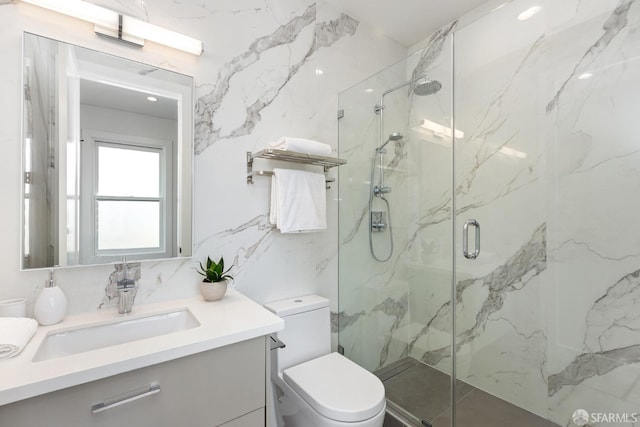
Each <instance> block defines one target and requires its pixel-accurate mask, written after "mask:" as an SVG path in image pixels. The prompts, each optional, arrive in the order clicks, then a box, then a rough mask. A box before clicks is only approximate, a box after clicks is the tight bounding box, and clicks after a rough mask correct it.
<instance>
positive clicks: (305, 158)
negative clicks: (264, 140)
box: [247, 148, 347, 188]
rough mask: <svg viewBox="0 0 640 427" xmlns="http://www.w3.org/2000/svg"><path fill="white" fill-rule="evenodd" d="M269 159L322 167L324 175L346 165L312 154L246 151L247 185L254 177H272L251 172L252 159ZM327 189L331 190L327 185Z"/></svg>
mask: <svg viewBox="0 0 640 427" xmlns="http://www.w3.org/2000/svg"><path fill="white" fill-rule="evenodd" d="M257 158H260V159H269V160H282V161H286V162H294V163H303V164H307V165H313V166H322V167H323V170H324V173H325V174H326V173H327V172H328V171H329V169H330V168H332V167H335V166H342V165H344V164H346V163H347V161H346V160H344V159H338V158H336V157H327V156H317V155H314V154H307V153H297V152H294V151H286V150H276V149H273V148H265V149H264V150H260V151H258V152H257V153H252V152H251V151H247V184H253V177H254V176H272V175H273V172H272V171H264V170H256V171H254V170H253V160H254V159H257ZM326 182H327V184H328V183H330V182H335V178H327V179H326ZM327 188H331V187H330V186H329V185H327Z"/></svg>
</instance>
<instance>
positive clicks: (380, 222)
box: [371, 211, 387, 231]
mask: <svg viewBox="0 0 640 427" xmlns="http://www.w3.org/2000/svg"><path fill="white" fill-rule="evenodd" d="M384 219H385V218H384V212H383V211H373V212H371V231H384V230H385V229H386V228H387V223H386V222H385V220H384Z"/></svg>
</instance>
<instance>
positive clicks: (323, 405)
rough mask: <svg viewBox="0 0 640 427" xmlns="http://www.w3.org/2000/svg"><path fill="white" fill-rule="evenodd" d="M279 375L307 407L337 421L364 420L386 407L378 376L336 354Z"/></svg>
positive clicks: (289, 369) (295, 367) (303, 364)
mask: <svg viewBox="0 0 640 427" xmlns="http://www.w3.org/2000/svg"><path fill="white" fill-rule="evenodd" d="M282 374H283V377H284V380H285V381H286V382H287V384H289V385H290V386H291V388H293V389H294V390H295V391H296V392H297V393H298V394H299V395H300V396H301V397H302V398H303V399H304V400H305V401H306V402H307V403H308V404H309V405H311V406H312V407H313V408H314V409H315V410H316V411H318V412H319V413H320V414H322V415H324V416H325V417H327V418H330V419H333V420H336V421H345V422H353V421H362V420H366V419H368V418H371V417H373V416H374V415H376V414H378V413H379V412H380V411H382V410H383V409H384V406H385V399H384V386H383V385H382V382H381V381H380V380H379V379H378V377H376V376H375V375H373V374H372V373H371V372H369V371H367V370H366V369H364V368H362V367H360V366H358V365H357V364H355V363H354V362H352V361H350V360H349V359H347V358H346V357H344V356H341V355H340V354H338V353H330V354H327V355H325V356H321V357H318V358H317V359H313V360H310V361H308V362H304V363H301V364H300V365H296V366H292V367H291V368H288V369H285V370H284V371H283V372H282Z"/></svg>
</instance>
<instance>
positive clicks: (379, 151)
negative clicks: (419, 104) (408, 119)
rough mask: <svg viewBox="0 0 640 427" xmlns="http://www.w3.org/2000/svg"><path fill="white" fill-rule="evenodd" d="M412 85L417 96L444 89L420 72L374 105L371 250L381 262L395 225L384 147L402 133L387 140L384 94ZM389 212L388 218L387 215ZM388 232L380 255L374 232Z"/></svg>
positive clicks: (389, 252) (370, 216) (391, 246)
mask: <svg viewBox="0 0 640 427" xmlns="http://www.w3.org/2000/svg"><path fill="white" fill-rule="evenodd" d="M409 85H412V88H411V91H410V93H413V94H414V95H417V96H427V95H433V94H435V93H437V92H438V91H439V90H440V89H442V84H441V83H440V82H439V81H437V80H431V79H429V78H428V77H427V76H426V75H420V76H418V77H415V78H412V79H410V80H407V81H405V82H403V83H400V84H398V85H396V86H394V87H392V88H391V89H388V90H386V91H384V92H383V93H382V95H380V103H379V104H376V105H375V106H374V109H373V110H374V112H375V113H376V114H378V115H379V116H380V118H379V119H378V125H379V137H380V144H379V145H378V147H377V148H376V149H375V153H374V155H373V157H372V159H371V175H370V180H369V183H370V185H369V251H370V253H371V256H372V257H373V259H375V260H376V261H378V262H387V261H389V260H390V259H391V257H392V256H393V228H392V226H391V205H390V204H389V200H388V199H387V198H386V197H385V196H384V195H385V194H387V193H390V192H391V187H388V186H385V185H384V170H385V166H384V155H385V154H386V150H385V147H386V146H387V144H389V143H390V142H392V141H400V140H402V138H403V136H402V134H401V133H400V132H393V133H391V134H390V135H389V137H388V138H387V140H386V141H385V140H384V137H383V135H384V133H383V132H384V109H385V105H384V98H385V96H387V95H389V94H391V93H393V92H395V91H397V90H398V89H402V88H403V87H405V86H409ZM376 163H377V164H378V168H379V172H378V181H377V183H375V182H376V181H375V178H376V173H375V169H376ZM374 197H377V198H378V199H380V200H382V201H383V202H384V207H385V208H386V211H385V210H374ZM385 214H386V218H385ZM385 231H386V232H387V236H388V242H389V249H388V252H387V254H386V256H379V255H378V254H377V253H376V250H375V245H374V242H373V233H376V232H385Z"/></svg>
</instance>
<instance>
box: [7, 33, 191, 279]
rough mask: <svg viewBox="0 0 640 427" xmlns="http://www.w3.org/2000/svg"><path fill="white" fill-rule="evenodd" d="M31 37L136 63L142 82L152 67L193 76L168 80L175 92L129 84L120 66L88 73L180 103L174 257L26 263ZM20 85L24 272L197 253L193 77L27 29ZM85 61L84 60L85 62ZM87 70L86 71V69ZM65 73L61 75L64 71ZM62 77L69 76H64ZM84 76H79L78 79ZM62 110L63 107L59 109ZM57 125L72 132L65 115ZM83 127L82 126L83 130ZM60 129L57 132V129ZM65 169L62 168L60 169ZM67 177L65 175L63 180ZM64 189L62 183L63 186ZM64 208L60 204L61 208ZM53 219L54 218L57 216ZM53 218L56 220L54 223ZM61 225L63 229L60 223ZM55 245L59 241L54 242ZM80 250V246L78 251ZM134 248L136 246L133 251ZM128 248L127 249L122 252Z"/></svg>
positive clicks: (61, 235)
mask: <svg viewBox="0 0 640 427" xmlns="http://www.w3.org/2000/svg"><path fill="white" fill-rule="evenodd" d="M27 37H37V38H40V39H45V40H47V41H50V42H56V43H58V44H60V45H62V46H65V45H66V46H70V47H72V48H75V49H82V51H84V52H86V53H87V55H88V56H96V55H99V56H100V57H101V58H102V59H108V60H110V61H111V60H115V61H123V62H122V64H126V63H129V64H131V65H133V64H138V65H139V67H140V69H141V72H140V73H138V74H139V75H140V76H141V77H140V78H139V79H136V80H139V81H142V80H144V76H146V74H148V73H149V72H151V73H153V71H155V70H160V71H162V72H166V73H171V74H167V75H168V76H170V75H174V76H176V78H177V79H182V78H188V79H190V82H189V84H188V85H186V84H181V83H180V84H178V83H175V82H166V86H173V88H174V90H173V91H171V90H170V89H167V88H166V86H165V85H160V84H158V85H155V86H154V85H152V84H149V83H148V81H147V84H145V85H143V86H140V85H139V84H140V83H139V81H138V82H136V84H137V85H134V84H133V83H131V82H129V83H125V81H124V79H123V78H122V76H124V75H125V74H126V72H122V73H121V72H120V70H118V69H116V68H114V69H112V70H110V71H111V72H112V73H113V74H115V75H118V76H121V77H120V79H118V78H116V77H112V76H111V75H110V74H104V73H102V74H101V73H100V72H99V69H100V68H101V67H104V66H103V65H97V66H96V69H93V70H91V71H90V72H89V73H88V74H89V75H91V73H94V72H96V73H97V75H99V76H100V80H101V81H102V82H104V83H105V84H111V85H116V86H119V87H123V88H128V89H131V90H136V91H139V92H143V91H144V92H152V93H153V94H157V95H159V96H164V97H169V98H172V99H175V100H176V101H177V103H178V105H177V109H178V114H177V119H176V121H177V129H178V132H177V135H176V141H175V147H176V148H175V150H174V153H175V156H176V157H177V159H176V161H175V168H174V169H175V171H174V173H175V176H176V182H177V183H178V184H177V185H176V187H177V188H176V189H175V190H174V193H175V201H174V205H175V206H176V209H175V217H176V218H175V220H174V223H175V226H174V225H172V227H171V228H172V230H174V233H175V234H176V239H175V240H176V241H175V242H174V245H173V248H171V249H172V250H173V251H174V253H175V254H176V255H175V256H171V257H158V258H149V257H146V256H145V255H146V254H142V255H138V256H136V254H135V253H134V252H132V253H130V254H129V253H122V254H117V255H114V256H112V257H109V259H107V260H105V261H104V262H97V263H96V262H91V263H84V264H83V263H81V262H80V256H79V255H78V262H77V263H74V264H71V265H69V264H68V262H67V260H66V254H65V256H64V259H63V262H60V257H58V258H57V260H58V264H56V265H46V266H37V267H29V266H28V265H26V263H27V259H26V256H25V246H26V241H25V240H26V239H25V232H26V230H27V229H26V227H27V218H26V212H25V211H26V209H25V194H26V191H25V185H26V184H27V183H28V182H27V170H26V166H27V139H28V138H29V135H28V129H27V127H28V125H29V124H28V120H29V118H28V117H27V115H28V112H27V101H28V100H27V87H26V84H27V81H26V74H27V72H28V71H27V67H28V65H27V62H28V57H27ZM21 60H22V62H21V88H22V97H21V121H20V123H21V131H20V135H21V164H20V177H19V182H20V245H19V246H20V248H19V250H20V255H19V256H20V271H31V270H38V269H44V268H47V269H48V268H52V267H65V268H70V267H86V266H95V265H105V264H113V263H119V262H120V260H121V259H122V257H123V256H126V257H127V259H128V260H132V261H136V262H138V261H153V262H158V261H164V260H176V259H181V260H182V259H189V258H191V257H192V256H193V252H194V224H193V222H194V163H195V159H194V145H195V144H194V139H195V79H194V77H193V76H189V75H187V74H183V73H178V72H176V71H172V70H168V69H164V68H160V67H157V66H155V65H150V64H146V63H143V62H139V61H135V60H132V59H129V58H125V57H121V56H117V55H114V54H111V53H108V52H103V51H99V50H97V49H94V48H89V47H85V46H80V45H76V44H73V43H69V42H66V41H63V40H56V39H53V38H51V37H47V36H43V35H39V34H35V33H32V32H28V31H24V32H23V37H22V56H21ZM85 64H86V63H85ZM143 71H144V72H143ZM83 73H84V72H83ZM61 74H62V73H61ZM131 76H132V74H130V75H129V76H127V77H131ZM63 77H66V75H65V76H63ZM79 78H80V77H79ZM55 87H56V91H57V89H58V84H57V82H56V86H55ZM177 88H180V89H181V90H178V89H177ZM58 98H59V97H58V96H56V99H55V100H54V101H53V102H56V105H55V111H57V117H65V116H63V115H62V114H61V112H60V111H59V109H58V107H59V104H60V103H59V102H58ZM77 108H78V113H77V117H78V121H79V106H78V107H77ZM52 110H53V109H52ZM60 110H62V109H60ZM68 111H69V109H67V110H66V111H65V113H64V114H65V115H66V114H68V113H67V112H68ZM48 120H49V121H51V120H52V119H51V117H49V119H48ZM59 122H60V123H59V124H58V127H59V128H63V127H64V128H65V131H64V132H65V133H62V134H61V135H64V136H66V135H68V134H69V133H66V125H63V124H62V123H63V122H66V117H65V119H63V120H59ZM80 129H81V128H80ZM56 132H58V131H56ZM50 135H51V134H48V135H47V137H48V138H47V139H50ZM77 137H78V138H81V137H80V136H79V135H78V136H77ZM56 139H59V140H62V138H56ZM79 141H80V139H78V143H79ZM54 143H55V144H60V142H59V141H58V142H54ZM56 161H60V164H65V163H66V159H56ZM61 170H62V169H61ZM64 170H65V171H66V170H67V169H66V168H64ZM76 174H77V175H78V179H79V174H80V171H79V170H77V171H76ZM59 175H60V173H58V176H59ZM65 179H66V178H65ZM59 187H60V186H59ZM63 197H66V194H65V195H63ZM61 200H62V199H60V197H59V198H58V201H57V203H55V204H56V206H58V208H57V213H56V214H55V215H56V216H59V214H58V213H59V212H60V210H65V212H66V209H65V208H64V206H63V205H62V203H60V201H61ZM78 203H80V201H79V202H78ZM60 206H62V208H61V207H60ZM65 217H66V213H65ZM187 217H188V225H187V226H185V224H186V223H185V221H184V219H185V218H187ZM54 220H55V218H54ZM54 220H52V221H54ZM55 222H57V223H58V226H57V229H58V230H62V231H60V232H59V233H58V234H59V236H58V238H57V239H58V241H59V240H60V239H62V238H66V235H67V233H63V231H64V229H65V228H66V227H65V226H64V224H61V222H60V221H59V220H55ZM77 222H78V224H79V223H80V222H81V220H80V218H77ZM61 225H62V227H61ZM78 234H80V227H79V226H78ZM81 239H82V236H79V237H78V240H81ZM56 246H57V243H56ZM185 248H188V249H187V250H185ZM78 251H79V249H78ZM134 251H135V250H134ZM123 252H125V251H123Z"/></svg>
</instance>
